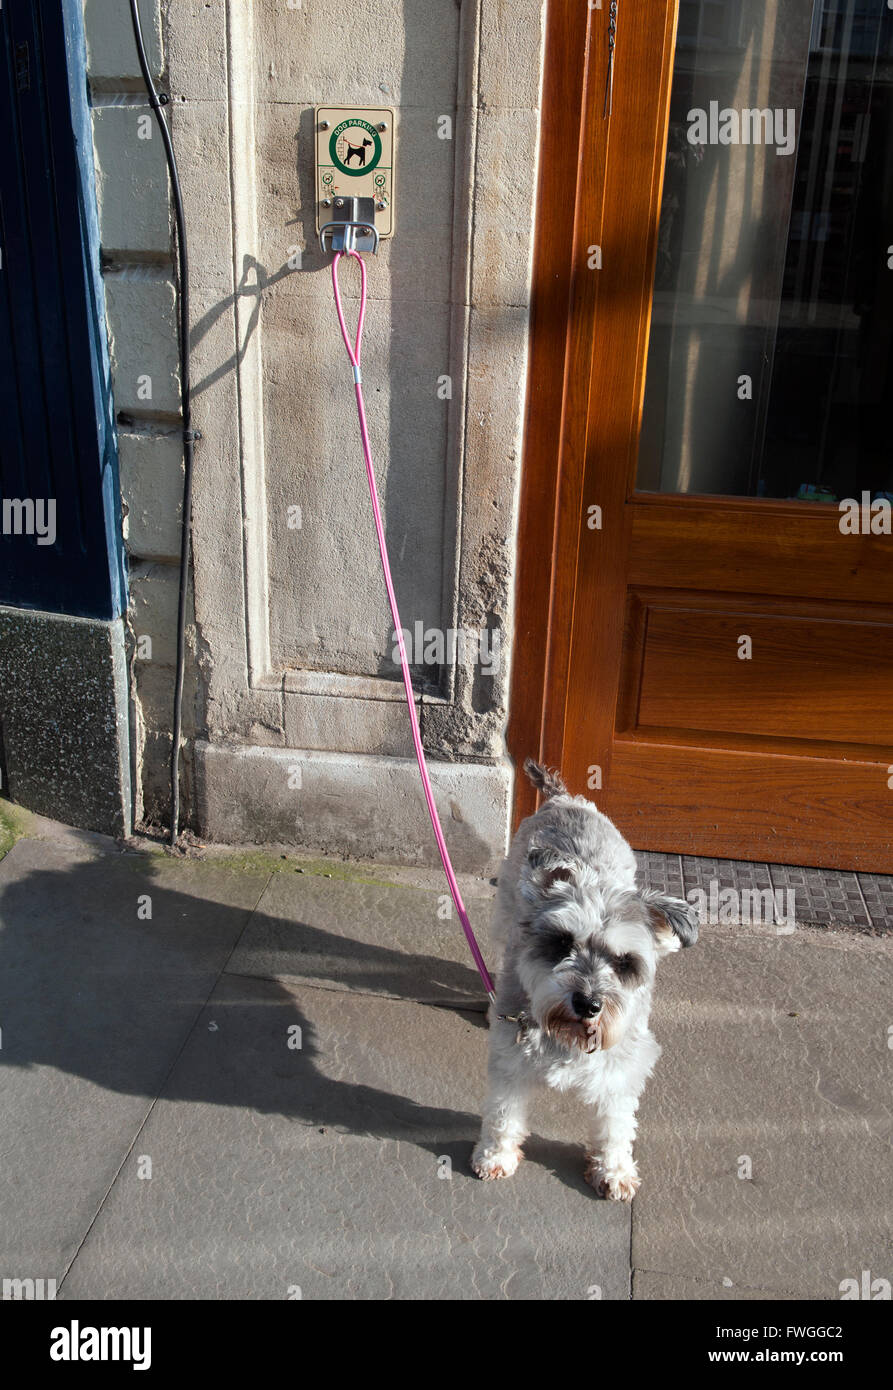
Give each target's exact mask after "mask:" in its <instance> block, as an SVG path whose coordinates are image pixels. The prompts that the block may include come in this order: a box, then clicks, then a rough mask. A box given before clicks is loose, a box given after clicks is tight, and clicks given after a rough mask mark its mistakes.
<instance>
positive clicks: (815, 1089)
mask: <svg viewBox="0 0 893 1390" xmlns="http://www.w3.org/2000/svg"><path fill="white" fill-rule="evenodd" d="M25 832H26V833H25V835H24V837H23V838H21V839H20V840H19V841H18V843H16V844H15V845H14V846H13V848H11V849H10V850H9V852H8V853H7V854H6V856H5V858H3V859H2V861H0V1027H2V1050H0V1114H2V1140H0V1155H2V1156H0V1174H2V1182H0V1276H2V1277H3V1278H29V1277H30V1278H44V1279H55V1280H56V1281H57V1286H58V1292H57V1296H58V1297H59V1298H61V1299H65V1298H102V1299H107V1298H124V1299H128V1298H153V1297H161V1298H176V1299H180V1298H201V1299H213V1298H231V1299H258V1298H264V1299H266V1298H270V1299H288V1298H295V1297H298V1296H300V1297H303V1298H305V1299H321V1298H322V1299H351V1298H359V1299H375V1298H396V1299H417V1298H485V1299H597V1298H604V1299H627V1298H629V1297H630V1296H632V1297H633V1298H648V1299H665V1298H677V1297H682V1298H690V1299H702V1298H732V1299H737V1298H751V1299H760V1298H769V1299H774V1298H785V1297H795V1296H800V1297H807V1298H814V1299H835V1298H839V1297H840V1291H839V1285H840V1283H841V1281H843V1280H844V1279H846V1278H857V1279H858V1278H860V1277H861V1273H862V1271H863V1270H866V1269H868V1270H870V1271H871V1275H872V1278H878V1277H880V1278H887V1279H893V1254H891V1251H893V1241H891V1212H893V1202H891V1192H893V1165H891V1163H890V1151H891V1143H893V1106H891V1084H890V1081H891V1071H893V1050H891V1048H890V1046H889V1045H888V1044H889V1042H890V1033H889V1029H890V1027H891V1024H893V1016H891V1013H890V1006H891V1002H893V988H891V987H893V941H891V940H890V938H889V937H877V936H869V935H860V934H857V933H836V932H827V931H825V932H823V931H821V930H816V929H812V928H810V929H798V930H797V931H795V932H794V933H792V934H790V935H778V934H776V932H775V931H774V930H773V929H772V928H765V929H762V928H755V927H705V928H704V930H703V934H702V941H701V943H700V944H699V946H698V947H696V948H695V949H694V950H693V951H690V952H686V953H685V954H684V955H681V956H678V957H675V958H673V959H671V960H669V961H667V962H666V964H665V965H664V966H663V967H662V980H661V982H660V985H659V988H658V995H657V1005H656V1009H655V1015H654V1023H655V1031H656V1032H657V1034H658V1037H659V1038H660V1040H661V1042H662V1043H663V1045H664V1056H663V1058H662V1060H661V1062H660V1064H659V1067H658V1071H657V1074H656V1076H655V1077H654V1078H653V1079H652V1081H651V1083H650V1085H649V1088H648V1090H647V1092H646V1098H645V1101H644V1104H643V1110H642V1124H641V1133H640V1141H639V1159H640V1167H641V1169H642V1172H643V1177H644V1182H643V1186H642V1190H641V1193H640V1194H639V1196H638V1197H637V1199H636V1202H635V1203H634V1205H633V1207H632V1210H630V1208H628V1207H626V1206H620V1205H615V1204H612V1203H607V1202H600V1201H598V1200H596V1199H595V1198H594V1196H593V1195H592V1193H591V1191H590V1189H589V1188H588V1187H587V1186H586V1184H585V1183H584V1182H583V1180H582V1160H581V1151H580V1141H581V1139H582V1136H583V1133H584V1125H583V1123H582V1119H581V1116H580V1114H579V1113H578V1110H577V1108H576V1107H575V1105H574V1103H573V1101H572V1100H570V1099H568V1098H561V1097H553V1096H548V1097H545V1098H544V1100H543V1103H542V1104H541V1105H540V1106H539V1107H538V1108H537V1110H536V1112H535V1117H534V1136H533V1137H532V1139H531V1140H530V1141H529V1144H528V1158H527V1161H526V1162H525V1163H524V1164H523V1166H522V1168H521V1169H520V1171H519V1173H518V1175H517V1177H516V1178H515V1179H513V1180H511V1181H509V1182H503V1183H489V1184H484V1183H480V1182H478V1181H477V1180H476V1179H475V1178H473V1177H472V1176H471V1174H470V1172H469V1169H468V1155H469V1152H470V1148H471V1144H472V1142H473V1139H474V1137H475V1131H476V1126H477V1114H478V1110H479V1106H480V1101H481V1094H482V1088H483V1082H484V1073H485V1064H486V1025H485V1021H484V1016H483V1012H482V1009H483V1000H482V991H481V987H480V984H479V982H478V980H477V976H476V974H475V972H474V970H473V967H472V966H471V964H470V961H469V959H468V957H467V954H466V951H465V945H464V940H463V938H462V933H461V929H460V928H459V925H458V923H457V922H456V920H455V917H454V916H452V915H448V912H449V908H448V899H447V898H446V896H445V893H446V890H445V885H444V883H443V881H442V879H441V878H440V877H439V876H438V875H437V874H436V873H433V872H431V871H413V870H408V869H398V870H391V869H387V868H384V867H382V866H371V867H370V866H360V865H349V866H348V865H344V864H342V863H339V862H335V861H325V860H313V861H311V860H306V859H300V858H297V857H295V856H293V855H290V856H289V857H288V858H284V857H279V856H277V855H263V854H256V853H252V854H247V855H239V854H234V855H216V854H215V855H210V856H208V857H204V858H198V859H173V858H170V857H168V856H167V855H165V854H163V853H161V852H158V851H155V852H151V853H147V852H134V851H133V850H125V851H122V850H121V849H120V848H119V847H118V846H116V845H115V844H114V843H113V842H111V841H108V840H104V839H102V838H101V837H98V836H91V835H86V834H83V833H81V832H75V831H69V830H66V829H65V828H63V827H59V826H55V825H53V824H52V823H50V822H46V821H40V820H38V819H36V818H30V819H28V820H26V822H25ZM329 875H331V877H330V876H329ZM463 891H464V892H465V893H466V895H467V901H468V904H469V910H470V913H471V917H472V920H473V922H474V924H475V926H476V928H477V927H480V928H482V929H484V935H485V923H486V919H487V915H488V910H489V898H490V897H491V895H492V892H493V889H492V886H491V885H490V884H489V883H486V882H483V881H481V880H475V879H471V878H467V879H465V880H464V881H463Z"/></svg>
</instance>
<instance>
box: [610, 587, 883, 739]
mask: <svg viewBox="0 0 893 1390" xmlns="http://www.w3.org/2000/svg"><path fill="white" fill-rule="evenodd" d="M638 601H641V600H638ZM680 605H684V606H680ZM816 607H817V609H818V611H817V612H816V613H815V614H814V615H813V616H812V617H806V616H803V615H802V614H801V615H791V614H783V613H767V612H763V611H761V610H760V609H759V608H757V607H755V606H748V605H746V604H743V603H742V602H741V600H740V599H739V598H738V597H737V596H728V597H725V598H723V597H722V596H718V597H717V599H716V601H715V602H714V603H713V605H712V606H710V607H707V606H705V605H704V604H701V605H697V604H696V603H692V601H691V600H680V601H678V602H677V603H673V604H671V603H668V602H667V601H665V600H662V599H660V598H657V599H654V600H652V601H649V602H646V604H645V615H644V632H643V641H642V653H641V663H640V665H639V667H638V671H637V672H636V671H635V670H634V672H633V675H634V677H635V676H636V675H637V676H638V689H637V690H636V691H635V693H634V694H633V695H632V697H630V696H626V695H624V697H622V698H623V700H624V706H625V707H627V708H628V707H629V706H630V705H631V704H633V702H634V707H635V709H636V711H637V718H636V722H635V726H634V727H635V728H637V729H642V728H652V729H660V728H663V729H691V730H700V731H701V732H703V733H704V734H723V733H726V734H756V735H763V736H766V737H770V738H773V739H776V740H778V741H781V742H784V741H786V740H799V739H810V740H817V741H823V742H827V743H829V744H832V745H833V744H835V743H848V744H860V743H861V744H869V745H875V744H886V743H893V621H890V620H889V618H888V620H887V621H886V622H882V621H879V619H878V616H877V615H876V614H874V613H872V611H871V610H867V609H865V608H864V607H863V608H859V609H854V612H853V616H852V618H851V620H850V621H845V620H843V619H839V618H838V619H830V618H828V617H826V616H825V615H824V614H823V613H822V612H821V610H820V608H819V606H818V605H817V606H816Z"/></svg>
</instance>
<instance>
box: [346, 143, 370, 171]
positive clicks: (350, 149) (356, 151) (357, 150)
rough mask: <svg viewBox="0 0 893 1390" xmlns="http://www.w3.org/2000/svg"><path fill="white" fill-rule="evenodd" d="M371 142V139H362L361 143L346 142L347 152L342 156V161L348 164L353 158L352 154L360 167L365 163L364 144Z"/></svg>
mask: <svg viewBox="0 0 893 1390" xmlns="http://www.w3.org/2000/svg"><path fill="white" fill-rule="evenodd" d="M371 144H372V141H371V140H364V141H363V143H362V145H351V144H348V146H347V154H346V155H345V156H344V163H345V164H349V163H350V161H351V160H352V159H353V157H354V155H356V159H357V163H358V164H359V165H360V166H361V167H362V166H363V165H365V163H366V146H367V145H371Z"/></svg>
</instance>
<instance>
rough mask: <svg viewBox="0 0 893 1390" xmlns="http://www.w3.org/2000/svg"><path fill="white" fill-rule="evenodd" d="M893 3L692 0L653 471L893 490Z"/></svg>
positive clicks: (657, 361) (686, 480) (796, 489)
mask: <svg viewBox="0 0 893 1390" xmlns="http://www.w3.org/2000/svg"><path fill="white" fill-rule="evenodd" d="M891 83H893V12H891V11H890V10H888V9H887V7H886V4H885V3H883V0H832V2H831V3H828V2H827V0H825V2H824V3H823V2H822V0H817V3H815V4H813V3H812V0H683V3H682V4H681V7H680V16H679V32H678V38H677V45H676V61H675V70H674V77H673V91H672V100H671V112H670V128H669V135H668V141H667V152H666V166H665V183H664V196H663V202H662V207H661V215H660V226H659V233H658V248H657V262H656V267H655V291H654V304H653V311H652V322H651V339H650V347H649V356H648V375H647V380H646V393H645V412H644V420H643V428H642V435H641V442H640V451H639V473H638V486H639V488H640V489H643V490H651V491H662V492H701V493H724V494H735V495H742V496H765V497H799V498H801V499H803V500H835V499H837V498H839V497H844V496H859V495H860V493H861V492H862V491H863V490H866V489H867V490H868V491H870V492H871V493H872V495H875V496H876V495H879V494H884V493H886V492H889V491H891V490H893V466H891V458H893V454H891V451H890V448H889V446H888V444H887V440H886V437H885V436H886V430H885V420H884V417H885V414H887V413H888V412H887V409H886V407H887V402H888V399H889V398H890V395H891V389H893V381H891V360H893V358H891V331H893V269H891V268H890V265H889V263H888V262H889V259H890V257H891V256H893V252H890V251H888V247H889V246H890V244H891V243H893V206H891V204H893V168H891V165H893V128H891V127H893V110H891Z"/></svg>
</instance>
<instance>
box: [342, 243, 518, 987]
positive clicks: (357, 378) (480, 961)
mask: <svg viewBox="0 0 893 1390" xmlns="http://www.w3.org/2000/svg"><path fill="white" fill-rule="evenodd" d="M343 255H349V256H352V257H353V259H354V260H355V261H359V263H360V273H361V276H362V287H361V290H360V313H359V319H358V321H357V336H356V339H355V341H354V344H353V346H351V342H350V334H349V333H348V331H347V324H346V323H345V321H344V309H343V308H342V305H341V292H340V290H339V288H338V262H339V261H340V260H341V257H342V256H343ZM332 285H333V288H334V290H335V307H336V309H337V310H338V323H339V324H340V326H341V336H342V337H343V339H344V346H345V347H346V348H347V355H348V357H349V358H350V363H351V366H352V367H353V375H354V389H355V391H356V396H357V414H358V415H359V418H360V434H361V435H362V438H363V456H364V458H365V460H366V479H367V481H368V483H369V497H370V500H371V502H372V514H373V516H374V518H375V531H376V535H377V536H378V551H379V554H380V556H381V568H382V570H383V572H384V582H385V588H386V589H387V591H388V602H389V604H390V606H391V617H392V619H393V621H394V631H395V633H396V635H397V646H398V648H399V651H400V667H401V670H402V672H403V685H404V688H405V690H406V703H407V706H408V708H409V722H410V725H411V727H412V741H413V745H414V747H415V755H416V761H417V762H418V765H419V772H420V773H421V777H422V787H423V788H424V792H425V800H426V802H427V803H428V815H429V816H430V817H431V826H432V829H433V830H434V838H435V839H436V841H437V848H438V849H439V850H440V858H441V862H442V863H443V871H444V873H445V874H446V880H447V883H448V884H449V889H450V894H451V896H452V899H453V902H454V903H455V904H456V911H457V912H458V914H459V921H460V922H461V923H462V930H463V931H464V933H465V939H466V940H467V942H468V948H469V950H470V951H471V954H472V956H473V957H474V963H475V965H476V966H477V968H478V973H479V974H480V977H481V979H482V980H483V982H484V988H485V989H486V991H487V993H488V994H489V996H490V998H491V1000H494V1001H495V992H494V989H493V981H492V980H491V979H490V974H489V971H488V970H487V967H486V965H485V964H484V958H483V956H482V955H481V951H480V947H479V946H478V943H477V938H476V937H475V934H474V932H473V930H472V927H471V923H470V922H469V920H468V913H467V912H466V910H465V904H464V903H463V901H462V894H461V893H460V891H459V885H458V883H457V882H456V875H455V873H454V872H453V866H452V863H451V862H450V855H449V850H448V849H447V845H446V840H445V838H444V834H443V829H442V827H441V824H440V817H439V816H438V814H437V806H436V805H435V802H434V791H433V789H432V787H431V778H430V777H429V776H428V766H427V763H426V762H425V750H424V749H423V747H422V736H421V734H420V732H419V720H418V716H417V714H416V709H415V697H414V695H413V689H412V679H411V677H410V674H409V662H408V661H407V659H406V646H405V644H404V641H403V626H402V624H401V622H400V612H399V609H398V608H397V595H396V594H395V592H394V582H393V580H392V578H391V565H390V561H389V560H388V547H387V543H386V541H385V535H384V524H383V522H382V519H381V508H380V507H379V505H378V488H377V487H376V484H375V470H374V468H373V466H372V448H371V445H370V443H369V430H368V427H367V425H366V407H365V404H364V402H363V388H362V377H361V374H360V351H361V346H362V338H363V320H364V319H365V317H366V266H365V264H364V262H363V258H362V256H361V255H360V254H359V252H358V251H347V252H344V251H337V252H336V253H335V257H334V259H333V261H332Z"/></svg>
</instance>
